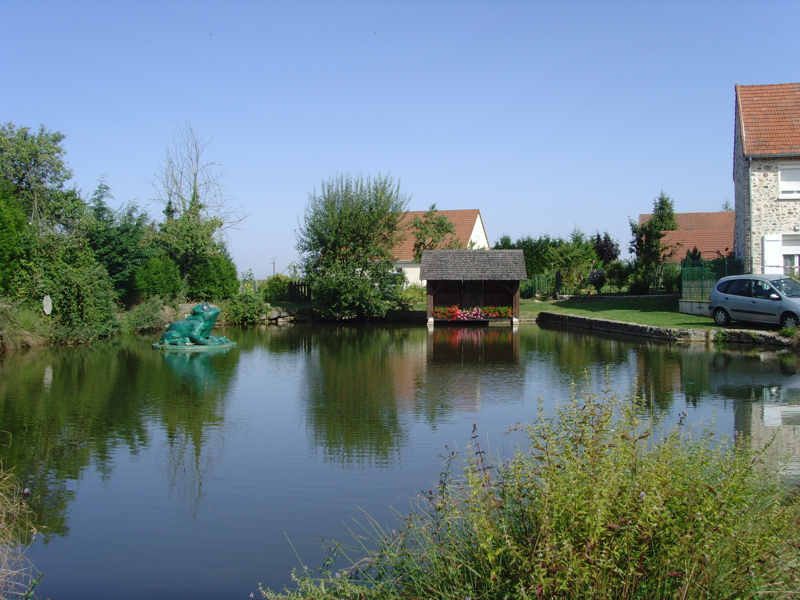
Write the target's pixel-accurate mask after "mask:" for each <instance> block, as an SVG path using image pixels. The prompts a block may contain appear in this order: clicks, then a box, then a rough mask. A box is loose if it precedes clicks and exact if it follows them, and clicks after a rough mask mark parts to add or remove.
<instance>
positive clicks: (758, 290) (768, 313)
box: [750, 279, 781, 324]
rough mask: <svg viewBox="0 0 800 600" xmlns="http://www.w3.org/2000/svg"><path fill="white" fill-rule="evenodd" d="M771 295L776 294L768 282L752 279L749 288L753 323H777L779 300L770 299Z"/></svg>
mask: <svg viewBox="0 0 800 600" xmlns="http://www.w3.org/2000/svg"><path fill="white" fill-rule="evenodd" d="M772 294H777V292H776V291H775V289H774V288H773V287H772V286H771V285H770V284H769V282H768V281H762V280H761V279H753V283H752V287H751V295H752V297H751V299H750V301H751V304H752V308H751V310H752V311H753V313H754V314H753V319H752V320H753V321H758V322H759V323H773V324H774V323H778V321H779V319H780V314H778V313H779V312H780V308H781V303H780V301H779V300H774V299H772V298H770V296H771V295H772Z"/></svg>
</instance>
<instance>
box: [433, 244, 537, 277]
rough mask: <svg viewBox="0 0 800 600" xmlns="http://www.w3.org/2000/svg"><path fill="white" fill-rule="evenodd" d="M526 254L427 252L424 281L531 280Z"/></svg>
mask: <svg viewBox="0 0 800 600" xmlns="http://www.w3.org/2000/svg"><path fill="white" fill-rule="evenodd" d="M527 278H528V276H527V274H526V272H525V255H524V254H523V253H522V250H425V251H424V252H423V253H422V265H421V268H420V279H427V280H449V281H453V280H456V281H457V280H464V281H481V280H482V281H520V280H522V279H527Z"/></svg>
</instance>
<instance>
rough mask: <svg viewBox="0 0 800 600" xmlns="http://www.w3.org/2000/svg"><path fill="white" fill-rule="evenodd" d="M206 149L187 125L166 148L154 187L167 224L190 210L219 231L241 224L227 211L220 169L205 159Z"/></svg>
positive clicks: (216, 164)
mask: <svg viewBox="0 0 800 600" xmlns="http://www.w3.org/2000/svg"><path fill="white" fill-rule="evenodd" d="M207 149H208V142H206V141H204V140H201V139H200V138H199V137H198V135H197V132H196V131H195V130H194V128H192V126H191V125H189V124H188V123H187V124H185V125H184V126H183V127H180V128H179V129H178V130H177V132H176V134H175V136H174V138H173V141H172V143H171V144H170V145H169V146H167V149H166V152H165V155H164V162H163V163H162V165H161V167H160V169H159V171H158V173H157V174H156V180H155V187H156V196H157V198H158V200H160V201H161V202H162V203H163V204H164V214H165V215H166V217H167V220H168V221H169V220H172V219H173V218H177V217H179V216H180V215H182V214H184V213H186V212H188V211H190V210H196V211H199V212H200V214H201V215H202V216H203V217H204V218H211V217H213V218H215V219H217V220H218V221H219V222H220V227H223V226H228V225H232V224H235V223H238V222H240V221H241V220H242V219H241V218H238V217H235V216H234V215H233V214H232V212H231V211H230V210H229V209H228V207H227V202H226V199H225V195H224V193H223V189H222V184H221V183H220V180H221V173H220V165H219V163H216V162H214V161H211V160H208V159H207V158H206V155H207Z"/></svg>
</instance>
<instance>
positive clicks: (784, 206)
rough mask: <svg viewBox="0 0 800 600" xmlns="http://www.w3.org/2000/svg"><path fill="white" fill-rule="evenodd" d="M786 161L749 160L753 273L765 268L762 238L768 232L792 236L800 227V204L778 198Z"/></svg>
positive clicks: (797, 161)
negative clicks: (779, 179)
mask: <svg viewBox="0 0 800 600" xmlns="http://www.w3.org/2000/svg"><path fill="white" fill-rule="evenodd" d="M788 162H790V161H789V160H787V159H780V160H778V159H772V160H770V159H753V160H751V161H750V195H751V208H750V214H751V239H752V248H751V257H752V267H753V271H752V272H753V273H762V272H763V268H764V261H763V256H762V253H763V245H762V241H761V240H762V238H763V236H764V235H765V234H768V233H792V232H793V231H794V228H795V227H797V226H800V202H798V201H797V200H779V199H778V166H779V165H780V164H787V163H788ZM791 162H795V163H798V164H800V160H794V161H791Z"/></svg>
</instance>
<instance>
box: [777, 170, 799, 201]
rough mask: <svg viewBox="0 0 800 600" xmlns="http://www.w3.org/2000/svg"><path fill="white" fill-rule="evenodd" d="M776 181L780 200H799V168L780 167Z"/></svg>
mask: <svg viewBox="0 0 800 600" xmlns="http://www.w3.org/2000/svg"><path fill="white" fill-rule="evenodd" d="M778 181H779V184H778V185H779V188H780V189H779V191H778V194H779V196H780V197H781V198H800V168H797V167H780V169H779V171H778Z"/></svg>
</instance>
